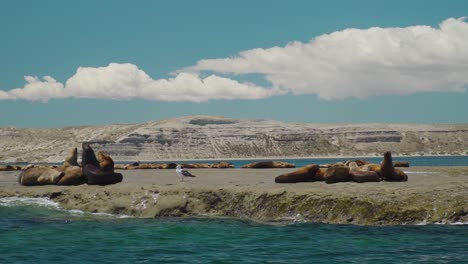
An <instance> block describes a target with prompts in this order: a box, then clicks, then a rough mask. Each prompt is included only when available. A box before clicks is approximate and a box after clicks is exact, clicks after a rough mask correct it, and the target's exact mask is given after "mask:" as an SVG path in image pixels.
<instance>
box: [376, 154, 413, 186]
mask: <svg viewBox="0 0 468 264" xmlns="http://www.w3.org/2000/svg"><path fill="white" fill-rule="evenodd" d="M380 167H381V170H380V174H381V175H382V177H383V178H384V180H386V181H407V180H408V175H406V174H405V173H404V172H403V171H402V170H399V169H398V170H395V167H394V166H393V161H392V153H391V152H390V151H387V152H385V153H384V159H383V161H382V164H381V166H380Z"/></svg>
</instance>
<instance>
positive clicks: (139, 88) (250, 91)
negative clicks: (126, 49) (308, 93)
mask: <svg viewBox="0 0 468 264" xmlns="http://www.w3.org/2000/svg"><path fill="white" fill-rule="evenodd" d="M43 79H44V80H43V81H41V80H39V79H38V78H37V77H31V76H25V80H26V85H25V86H24V87H23V88H16V89H13V90H10V91H0V100H2V99H3V100H7V99H26V100H32V101H36V100H42V101H47V100H48V99H52V98H65V97H77V98H103V99H117V100H127V99H132V98H141V99H149V100H159V101H190V102H204V101H208V100H214V99H260V98H266V97H270V96H273V95H276V94H280V93H282V91H280V90H279V89H266V88H262V87H259V86H256V85H254V84H250V83H240V82H238V81H234V80H231V79H227V78H223V77H218V76H214V75H212V76H208V77H206V78H200V77H199V76H198V75H197V74H194V73H179V74H178V75H177V76H176V77H174V78H170V79H159V80H153V79H152V78H151V77H149V76H148V75H147V74H146V73H145V72H144V71H142V70H140V69H139V68H138V67H137V66H135V65H133V64H129V63H125V64H118V63H111V64H109V65H108V66H106V67H98V68H93V67H80V68H78V70H77V71H76V73H75V75H73V76H72V77H71V78H69V79H68V80H67V81H66V84H65V86H64V85H63V84H62V83H59V82H57V81H56V80H54V79H53V78H52V77H50V76H45V77H44V78H43Z"/></svg>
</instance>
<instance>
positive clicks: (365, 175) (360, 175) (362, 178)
mask: <svg viewBox="0 0 468 264" xmlns="http://www.w3.org/2000/svg"><path fill="white" fill-rule="evenodd" d="M349 175H351V178H352V179H353V181H354V182H359V183H362V182H380V181H382V177H381V176H380V175H379V174H378V173H377V172H375V171H364V170H362V169H361V168H360V167H359V166H358V164H357V163H356V162H350V163H349Z"/></svg>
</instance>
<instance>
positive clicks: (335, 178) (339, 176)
mask: <svg viewBox="0 0 468 264" xmlns="http://www.w3.org/2000/svg"><path fill="white" fill-rule="evenodd" d="M323 177H324V180H325V182H326V183H337V182H347V181H351V180H352V178H351V176H350V175H349V167H348V166H344V165H333V166H331V167H330V168H328V169H327V170H326V171H325V174H324V175H323Z"/></svg>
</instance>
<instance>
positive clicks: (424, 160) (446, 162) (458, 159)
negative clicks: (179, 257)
mask: <svg viewBox="0 0 468 264" xmlns="http://www.w3.org/2000/svg"><path fill="white" fill-rule="evenodd" d="M348 159H350V160H354V159H365V160H368V161H370V162H372V163H380V162H381V161H382V159H383V157H354V158H316V159H273V160H278V161H285V162H289V163H293V164H295V165H296V167H303V166H305V165H308V164H311V163H313V164H328V163H335V162H339V161H346V160H348ZM267 160H268V159H265V160H264V161H267ZM257 161H263V160H258V159H257V160H229V162H230V163H232V164H233V165H234V166H235V167H236V168H240V167H242V166H243V165H245V164H248V163H251V162H257ZM393 161H408V162H409V163H410V165H411V166H468V155H463V156H413V157H393ZM133 162H134V161H120V162H116V163H117V164H129V163H133ZM168 162H173V163H214V162H217V161H214V160H185V161H177V160H172V161H164V162H163V163H168ZM145 163H151V162H145ZM152 163H161V162H156V161H154V162H152ZM8 164H10V165H22V166H24V165H27V163H24V162H23V163H21V162H20V163H3V164H0V165H8ZM51 164H53V165H60V164H62V163H51Z"/></svg>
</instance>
